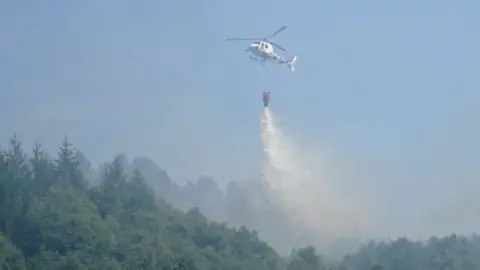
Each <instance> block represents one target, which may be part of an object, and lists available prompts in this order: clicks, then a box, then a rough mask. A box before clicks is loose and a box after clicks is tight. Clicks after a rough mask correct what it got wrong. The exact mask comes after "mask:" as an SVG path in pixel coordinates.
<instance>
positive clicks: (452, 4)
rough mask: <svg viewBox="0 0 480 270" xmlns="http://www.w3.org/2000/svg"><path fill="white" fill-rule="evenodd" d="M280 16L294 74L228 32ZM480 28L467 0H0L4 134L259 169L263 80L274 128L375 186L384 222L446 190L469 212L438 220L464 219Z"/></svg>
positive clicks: (267, 24) (474, 135) (171, 165)
mask: <svg viewBox="0 0 480 270" xmlns="http://www.w3.org/2000/svg"><path fill="white" fill-rule="evenodd" d="M282 25H288V26H289V28H288V29H287V30H286V31H285V32H283V33H282V34H281V35H279V36H278V37H276V38H275V41H277V42H278V43H279V44H281V45H282V46H284V47H286V48H287V49H288V50H289V51H290V52H291V55H297V56H298V61H297V70H296V72H295V73H291V72H289V71H288V69H287V68H286V67H283V66H278V67H277V66H270V67H269V68H268V72H263V71H262V70H261V69H260V68H259V67H258V66H256V65H255V64H254V63H252V62H250V61H249V60H248V57H247V55H246V53H245V52H244V49H245V47H246V46H247V45H248V43H243V42H236V43H235V42H225V41H224V39H225V38H226V37H238V36H239V37H243V36H264V35H268V34H270V33H271V32H273V31H275V30H276V29H277V28H279V27H280V26H282ZM479 25H480V2H476V1H444V0H436V1H433V0H424V1H414V0H405V1H314V0H311V1H301V0H297V1H285V0H283V1H251V0H243V1H224V0H209V1H173V0H171V1H170V0H166V1H153V0H152V1H126V0H104V1H93V0H91V1H90V0H88V1H87V0H84V1H1V2H0V127H1V128H0V136H1V138H3V139H2V142H6V140H7V138H8V137H9V136H10V135H12V134H13V132H17V133H18V135H19V136H20V138H21V139H23V140H24V141H25V143H27V145H31V144H32V143H33V142H34V140H36V139H39V140H41V142H43V144H44V145H45V147H46V148H47V149H48V150H49V151H54V150H55V149H56V147H57V146H58V145H59V143H60V142H61V139H62V137H63V136H64V135H65V134H67V133H68V135H69V136H70V137H71V139H72V140H73V142H74V143H75V145H76V146H77V147H79V148H80V149H81V150H82V151H83V152H84V153H85V154H86V155H87V156H88V157H89V158H91V161H92V162H93V163H99V162H102V161H104V160H106V159H111V158H112V157H113V155H114V154H115V153H117V152H124V153H126V154H127V155H128V156H130V157H132V156H137V155H145V156H147V157H150V158H152V159H153V160H154V161H155V162H157V163H158V164H159V165H160V166H161V167H162V168H165V169H167V170H168V172H169V173H170V174H171V175H172V176H173V177H174V178H175V179H176V180H177V181H179V182H185V181H186V180H194V179H195V177H196V176H197V175H199V174H208V175H212V176H214V177H215V178H216V179H217V180H218V181H219V182H221V183H222V184H225V183H226V182H227V181H229V180H237V179H244V178H248V177H255V173H256V171H257V170H258V167H259V166H260V165H259V163H260V160H261V149H260V147H259V145H260V142H259V117H260V112H261V109H262V104H261V93H262V91H263V90H264V89H265V88H266V87H267V88H268V89H270V91H271V92H272V101H271V107H272V110H274V111H275V112H276V115H277V116H278V117H279V118H281V122H282V125H283V126H284V127H285V128H286V129H288V131H289V132H290V133H291V134H294V136H296V138H297V139H298V140H299V141H302V142H303V143H304V144H306V143H307V142H311V143H312V144H313V143H315V144H319V145H322V144H323V145H328V149H329V153H334V154H333V155H334V156H335V157H332V159H335V158H336V159H339V160H341V161H339V162H337V163H336V164H337V168H336V169H337V170H339V171H342V170H345V171H346V170H347V169H346V168H347V167H348V168H349V169H348V170H350V171H349V172H347V173H350V174H352V175H353V176H352V178H351V180H350V181H357V182H358V183H361V185H363V186H366V187H369V188H371V189H372V190H373V189H375V190H376V191H380V192H378V193H376V192H375V195H372V196H378V200H382V204H385V202H384V201H385V200H386V201H388V202H389V203H388V205H389V207H390V210H391V211H390V213H398V214H395V215H389V219H388V220H389V222H391V223H392V224H397V225H398V223H399V222H398V221H397V220H396V219H404V218H406V217H405V216H407V215H410V216H412V217H411V218H412V219H415V218H416V217H413V215H414V214H412V213H413V212H414V211H412V209H413V208H415V210H418V209H426V208H427V207H434V206H435V207H439V205H440V203H439V202H441V203H445V204H448V205H451V206H450V207H448V209H449V210H448V211H451V213H452V214H453V213H456V214H457V216H456V219H460V218H463V215H467V214H465V213H467V212H468V213H469V214H468V215H469V216H470V217H471V216H475V218H474V219H472V220H468V221H464V222H462V223H461V224H456V225H448V224H450V223H448V224H447V225H445V226H450V227H448V228H454V229H458V230H471V229H472V228H474V227H477V228H478V225H479V223H480V211H478V210H477V206H476V205H477V204H479V203H480V200H477V199H476V190H475V189H473V188H472V187H474V186H472V185H473V183H474V182H475V181H477V180H478V179H479V177H478V176H479V170H480V169H478V168H480V143H478V138H480V128H479V125H478V120H477V119H478V115H479V114H480V107H479V105H480V88H479V86H480V76H479V63H480V53H479V49H478V48H480V36H479V35H478V26H479ZM291 55H290V56H291ZM307 147H308V145H307ZM342 164H343V165H344V166H345V168H342ZM475 168H477V169H475ZM475 187H476V186H475ZM466 191H468V192H470V193H468V194H469V195H468V196H467V195H465V194H467V193H465V192H466ZM454 196H456V197H454ZM479 198H480V197H479ZM468 200H471V201H468ZM452 202H455V203H456V204H453V203H452ZM465 205H474V207H473V208H472V207H470V208H468V209H466V208H465ZM459 209H461V210H462V211H464V212H462V213H463V214H462V213H460V212H459ZM428 212H431V213H434V212H435V211H428ZM414 213H417V214H418V213H419V211H415V212H414ZM441 214H442V215H440V214H438V217H437V216H435V217H436V218H438V219H442V220H441V221H440V220H436V221H435V224H437V225H438V224H446V221H445V220H450V221H451V219H452V217H453V216H452V215H450V214H448V213H446V212H444V211H443V210H442V211H441ZM435 215H436V214H435ZM385 220H386V219H385ZM450 221H449V222H450ZM452 224H453V223H452ZM452 226H453V227H452Z"/></svg>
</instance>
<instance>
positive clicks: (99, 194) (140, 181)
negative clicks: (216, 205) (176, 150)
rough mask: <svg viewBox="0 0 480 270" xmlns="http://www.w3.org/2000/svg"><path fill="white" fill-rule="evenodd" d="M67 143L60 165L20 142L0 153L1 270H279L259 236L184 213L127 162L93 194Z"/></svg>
mask: <svg viewBox="0 0 480 270" xmlns="http://www.w3.org/2000/svg"><path fill="white" fill-rule="evenodd" d="M75 151H76V150H75V149H74V148H73V146H72V144H71V143H70V142H69V141H68V139H67V138H65V139H64V141H63V142H62V145H61V147H60V151H59V152H58V156H57V157H56V158H55V159H50V158H49V157H48V155H47V154H46V153H45V152H44V151H43V150H42V148H41V145H40V144H39V143H37V144H36V145H35V147H34V149H33V152H32V155H31V157H28V156H27V155H26V154H24V152H23V150H22V147H21V143H20V142H19V141H18V140H17V138H16V137H15V136H14V137H13V138H12V140H11V141H10V147H9V148H8V149H5V150H2V151H0V180H1V182H0V196H1V201H0V210H1V211H0V232H2V233H3V234H4V235H0V269H165V270H167V269H169V270H174V269H189V270H190V269H191V270H194V269H198V270H203V269H205V270H207V269H209V270H210V269H259V270H261V269H281V268H282V265H281V262H282V261H281V258H280V257H279V256H278V254H277V253H276V252H275V251H274V250H273V249H272V248H271V247H270V246H268V245H267V244H266V243H264V242H262V241H260V240H259V239H258V237H257V235H256V233H255V232H251V231H249V230H247V229H246V228H239V229H230V228H228V227H227V226H226V225H225V224H219V223H213V222H210V221H208V220H207V219H206V218H205V217H204V216H203V215H202V214H201V213H200V212H199V210H198V209H192V210H191V211H189V212H188V213H183V212H181V211H179V210H177V209H175V208H172V207H171V206H170V205H169V204H167V203H166V202H165V201H163V200H158V199H157V198H156V197H155V194H154V192H153V191H152V189H151V188H150V187H149V186H148V185H147V183H146V181H145V179H144V178H143V177H142V175H141V173H140V172H139V171H138V170H135V171H133V173H132V174H131V177H130V176H129V175H130V174H127V173H126V172H125V170H124V169H125V168H123V165H122V158H121V157H120V156H118V157H116V158H115V159H114V160H113V162H111V163H110V164H107V165H106V166H105V170H104V173H103V177H102V181H101V182H100V183H99V184H98V185H96V186H92V187H88V185H87V183H88V181H86V179H84V177H83V175H82V173H81V172H80V170H79V169H78V166H79V162H78V161H77V160H76V158H75Z"/></svg>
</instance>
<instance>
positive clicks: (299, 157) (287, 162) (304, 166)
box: [261, 108, 370, 248]
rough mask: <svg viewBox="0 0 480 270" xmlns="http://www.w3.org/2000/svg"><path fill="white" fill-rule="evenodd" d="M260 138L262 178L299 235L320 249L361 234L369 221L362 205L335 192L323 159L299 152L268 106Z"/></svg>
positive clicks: (262, 122) (262, 121) (264, 113)
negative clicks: (337, 240) (340, 239)
mask: <svg viewBox="0 0 480 270" xmlns="http://www.w3.org/2000/svg"><path fill="white" fill-rule="evenodd" d="M261 137H262V144H263V149H264V152H265V156H266V157H265V158H266V162H265V165H264V180H265V181H267V182H268V183H269V185H270V187H271V189H272V190H273V193H274V195H275V196H276V197H277V200H279V204H280V205H281V206H282V210H283V211H284V214H285V215H287V216H288V218H289V220H290V222H291V224H290V225H291V226H293V227H294V229H295V232H296V234H297V235H296V236H297V237H298V238H307V239H308V241H310V243H311V244H313V245H315V246H317V247H319V248H321V247H322V246H323V247H325V245H328V244H329V243H331V241H334V240H336V239H339V238H348V237H358V236H359V235H361V234H362V231H363V230H364V229H366V227H365V226H366V225H368V223H369V222H368V221H370V220H369V217H368V216H367V215H366V212H365V211H362V210H363V209H362V207H361V204H360V203H359V202H357V201H354V200H353V199H352V198H347V197H345V196H341V195H340V194H338V193H337V192H335V190H334V189H333V187H332V186H331V185H329V183H331V181H332V179H331V177H329V175H328V173H327V166H326V164H325V162H323V161H321V160H320V159H318V158H307V156H306V155H305V154H302V153H300V151H298V149H297V148H296V147H295V144H294V142H293V141H292V140H290V139H289V138H288V137H287V136H285V135H284V134H282V132H281V131H280V129H279V128H278V126H277V125H276V123H275V119H274V116H273V114H272V112H271V111H270V110H269V109H268V108H265V110H264V112H263V115H262V119H261ZM299 240H300V239H299ZM300 241H301V240H300ZM303 241H305V239H304V240H303Z"/></svg>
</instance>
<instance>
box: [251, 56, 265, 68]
mask: <svg viewBox="0 0 480 270" xmlns="http://www.w3.org/2000/svg"><path fill="white" fill-rule="evenodd" d="M249 57H250V60H252V62H255V63H257V64H259V65H260V66H262V67H264V66H265V65H266V64H267V61H266V60H265V59H263V58H257V57H253V56H251V55H249Z"/></svg>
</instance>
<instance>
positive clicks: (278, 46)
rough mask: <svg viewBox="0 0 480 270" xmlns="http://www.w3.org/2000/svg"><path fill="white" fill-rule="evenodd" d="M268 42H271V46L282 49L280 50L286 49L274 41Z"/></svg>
mask: <svg viewBox="0 0 480 270" xmlns="http://www.w3.org/2000/svg"><path fill="white" fill-rule="evenodd" d="M269 42H270V44H272V45H273V46H275V47H277V48H279V49H280V50H282V51H284V52H286V51H287V50H286V49H284V48H282V46H280V45H278V44H276V43H274V42H271V41H269Z"/></svg>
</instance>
